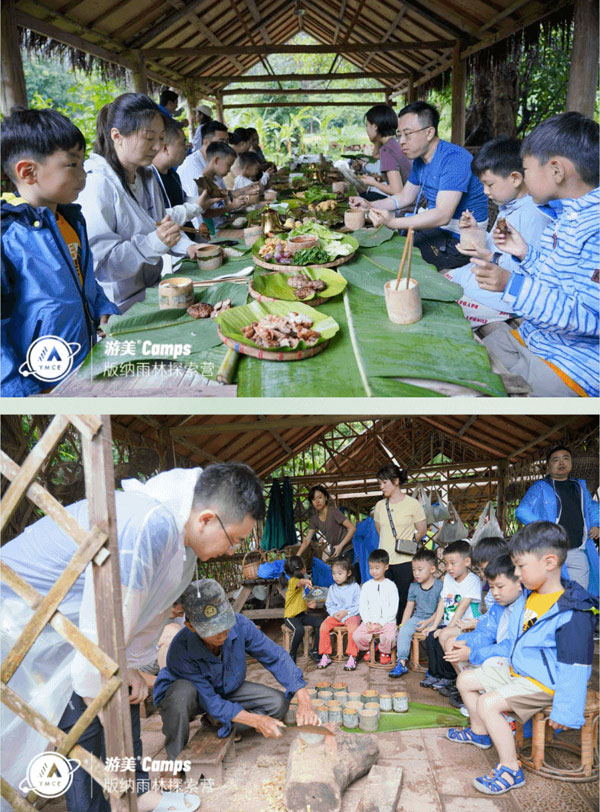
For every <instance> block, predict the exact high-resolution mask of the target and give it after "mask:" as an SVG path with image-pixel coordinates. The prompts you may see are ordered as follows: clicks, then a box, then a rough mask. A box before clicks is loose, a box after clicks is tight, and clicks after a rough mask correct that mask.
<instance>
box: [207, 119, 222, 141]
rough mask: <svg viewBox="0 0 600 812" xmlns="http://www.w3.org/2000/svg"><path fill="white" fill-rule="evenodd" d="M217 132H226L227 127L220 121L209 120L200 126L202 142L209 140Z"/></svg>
mask: <svg viewBox="0 0 600 812" xmlns="http://www.w3.org/2000/svg"><path fill="white" fill-rule="evenodd" d="M217 132H221V133H226V132H227V127H226V126H225V124H223V122H222V121H215V120H211V121H209V122H208V123H207V124H205V125H204V126H203V127H202V143H204V142H205V141H208V140H210V139H211V138H212V137H213V135H214V134H215V133H217Z"/></svg>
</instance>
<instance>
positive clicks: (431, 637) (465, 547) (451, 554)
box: [421, 541, 481, 692]
mask: <svg viewBox="0 0 600 812" xmlns="http://www.w3.org/2000/svg"><path fill="white" fill-rule="evenodd" d="M444 561H445V563H446V575H445V576H444V582H443V584H442V594H441V595H440V600H439V603H438V608H437V609H436V612H435V615H434V616H433V620H432V621H431V623H430V624H429V625H428V626H426V627H425V628H424V629H423V633H424V634H426V635H427V638H426V640H425V645H426V647H427V656H428V658H429V668H428V669H427V674H426V676H425V679H424V680H423V681H422V682H421V685H423V686H424V687H427V688H435V689H436V690H440V689H443V690H444V692H446V691H447V690H448V689H449V686H450V684H451V683H453V682H455V680H456V672H455V671H454V669H453V668H452V666H451V665H450V664H449V663H447V662H446V661H445V660H444V649H443V648H442V647H441V645H440V643H439V641H438V639H437V638H438V637H439V636H440V633H441V631H442V629H443V628H449V629H451V628H452V627H453V626H456V625H457V624H458V621H459V620H461V619H464V620H470V619H471V618H474V617H478V616H479V603H480V601H481V581H480V580H479V578H478V577H477V576H476V575H475V573H473V572H470V571H469V567H470V565H471V545H470V544H469V542H468V541H455V542H454V543H453V544H449V545H448V546H447V547H446V549H445V550H444ZM440 624H441V625H440Z"/></svg>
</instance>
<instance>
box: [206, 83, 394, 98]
mask: <svg viewBox="0 0 600 812" xmlns="http://www.w3.org/2000/svg"><path fill="white" fill-rule="evenodd" d="M385 92H386V89H385V87H383V85H382V86H381V87H364V88H344V87H332V88H325V87H323V88H320V87H310V88H305V87H290V88H283V90H280V89H279V88H269V87H248V88H239V89H237V90H222V91H221V95H222V96H244V95H246V94H247V93H250V94H253V95H257V96H258V95H264V96H290V95H293V94H294V93H302V95H304V96H306V95H308V96H313V95H317V94H320V95H323V94H326V93H333V94H335V95H343V94H344V93H350V94H353V95H357V94H361V93H385Z"/></svg>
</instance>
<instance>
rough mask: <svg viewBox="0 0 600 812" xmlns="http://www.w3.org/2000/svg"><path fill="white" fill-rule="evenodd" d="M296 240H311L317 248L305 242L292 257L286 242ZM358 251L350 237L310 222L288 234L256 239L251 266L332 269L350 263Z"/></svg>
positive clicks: (289, 268)
mask: <svg viewBox="0 0 600 812" xmlns="http://www.w3.org/2000/svg"><path fill="white" fill-rule="evenodd" d="M299 237H303V238H309V237H312V238H314V240H313V241H316V242H317V243H318V244H317V245H310V241H309V240H308V239H306V247H305V248H303V249H302V251H296V252H295V253H294V250H293V248H291V247H290V242H291V241H294V240H296V242H297V239H298V238H299ZM358 247H359V246H358V241H357V240H356V239H355V238H354V237H353V236H351V235H350V234H341V233H340V232H337V231H333V230H332V229H330V228H327V226H323V225H320V224H319V223H313V222H310V223H303V224H302V225H298V226H296V227H295V228H293V229H292V230H291V231H290V232H289V233H288V234H274V235H272V236H270V237H267V238H264V237H261V238H259V239H258V240H257V241H256V242H255V243H254V245H253V246H252V255H253V257H254V262H255V263H256V264H257V265H260V266H261V267H262V268H267V269H269V270H279V271H285V270H289V271H292V270H293V271H299V270H302V268H304V267H305V266H306V265H313V266H318V267H322V268H336V267H337V266H338V265H342V264H343V263H344V262H348V261H349V260H350V259H352V257H353V256H354V254H355V253H356V251H357V250H358ZM315 249H316V250H315ZM308 252H310V253H308Z"/></svg>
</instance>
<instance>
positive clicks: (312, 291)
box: [250, 252, 347, 307]
mask: <svg viewBox="0 0 600 812" xmlns="http://www.w3.org/2000/svg"><path fill="white" fill-rule="evenodd" d="M298 253H300V252H298ZM346 284H347V282H346V280H345V279H344V278H343V277H341V276H340V275H339V273H336V271H334V270H331V268H303V269H302V270H301V271H298V272H292V273H286V272H285V271H272V272H271V273H264V274H260V275H256V276H255V277H254V279H253V280H252V282H251V284H250V295H251V296H252V297H253V298H254V299H257V300H258V301H259V302H276V301H285V302H298V301H300V302H309V303H310V304H311V305H312V307H317V306H318V305H320V304H323V302H325V301H327V300H328V299H331V298H332V297H333V296H338V295H339V294H340V293H343V292H344V289H345V288H346Z"/></svg>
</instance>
